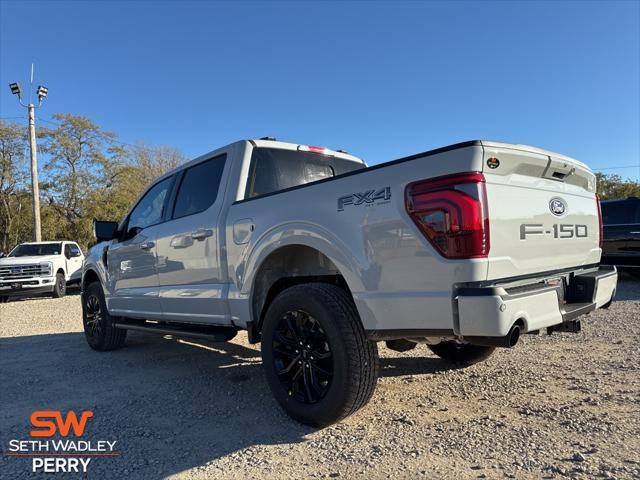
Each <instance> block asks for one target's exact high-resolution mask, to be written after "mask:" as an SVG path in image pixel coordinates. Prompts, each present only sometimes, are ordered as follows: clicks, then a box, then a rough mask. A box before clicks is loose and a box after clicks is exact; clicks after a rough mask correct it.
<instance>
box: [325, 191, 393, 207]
mask: <svg viewBox="0 0 640 480" xmlns="http://www.w3.org/2000/svg"><path fill="white" fill-rule="evenodd" d="M389 199H391V187H384V188H381V189H379V190H367V191H366V192H364V193H352V194H351V195H345V196H343V197H340V198H338V211H339V212H342V211H343V210H344V207H346V206H347V205H370V204H373V203H376V202H378V201H380V200H382V201H389Z"/></svg>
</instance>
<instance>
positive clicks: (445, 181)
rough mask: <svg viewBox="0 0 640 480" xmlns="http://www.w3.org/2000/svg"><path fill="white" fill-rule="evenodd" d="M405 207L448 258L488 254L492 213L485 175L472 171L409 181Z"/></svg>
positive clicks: (425, 234)
mask: <svg viewBox="0 0 640 480" xmlns="http://www.w3.org/2000/svg"><path fill="white" fill-rule="evenodd" d="M405 202H406V209H407V212H408V213H409V215H410V216H411V219H412V220H413V221H414V223H415V224H416V226H417V227H418V228H419V229H420V231H421V232H422V233H423V234H424V236H425V237H426V238H427V240H429V242H430V243H431V244H432V245H433V246H434V247H435V249H436V250H437V251H438V253H440V254H441V255H442V256H444V257H446V258H455V259H460V258H483V257H486V256H487V255H488V254H489V247H490V243H489V216H488V214H487V191H486V188H485V179H484V175H482V173H480V172H470V173H463V174H456V175H447V176H445V177H438V178H434V179H430V180H421V181H418V182H414V183H411V184H409V185H407V188H406V190H405Z"/></svg>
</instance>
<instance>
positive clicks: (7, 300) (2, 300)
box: [0, 297, 9, 303]
mask: <svg viewBox="0 0 640 480" xmlns="http://www.w3.org/2000/svg"><path fill="white" fill-rule="evenodd" d="M0 303H9V297H0Z"/></svg>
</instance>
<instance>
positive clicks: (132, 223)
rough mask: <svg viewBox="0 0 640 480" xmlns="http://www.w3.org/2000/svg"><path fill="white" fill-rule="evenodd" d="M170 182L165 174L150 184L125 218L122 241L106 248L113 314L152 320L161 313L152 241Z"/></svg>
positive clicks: (170, 178) (154, 250) (155, 234)
mask: <svg viewBox="0 0 640 480" xmlns="http://www.w3.org/2000/svg"><path fill="white" fill-rule="evenodd" d="M172 185H173V177H169V178H166V179H164V180H162V181H160V182H158V183H156V184H155V185H154V186H152V187H151V188H150V189H149V190H148V191H147V193H146V194H145V195H144V196H143V197H142V198H141V199H140V201H139V202H138V204H137V205H136V206H135V207H134V209H133V210H132V211H131V213H130V214H129V217H128V219H127V220H126V221H125V225H124V230H125V233H124V234H123V238H122V240H120V241H114V243H113V244H112V245H111V247H110V248H109V252H108V254H107V269H108V271H109V281H110V291H111V295H110V298H109V299H108V307H109V312H110V313H112V314H114V315H122V316H129V317H137V318H149V319H153V318H159V317H160V316H161V314H162V309H161V307H160V300H159V299H158V271H157V265H156V263H157V255H156V252H157V248H156V240H157V233H158V228H160V225H161V224H162V222H163V220H164V218H165V208H166V205H167V201H168V199H169V194H170V191H171V187H172Z"/></svg>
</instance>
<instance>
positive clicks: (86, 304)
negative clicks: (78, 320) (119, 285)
mask: <svg viewBox="0 0 640 480" xmlns="http://www.w3.org/2000/svg"><path fill="white" fill-rule="evenodd" d="M114 321H115V318H114V317H112V316H111V315H109V312H108V311H107V304H106V302H105V300H104V292H103V291H102V286H101V285H100V283H99V282H93V283H91V284H90V285H89V286H88V287H87V289H86V290H85V292H84V293H83V294H82V325H83V327H84V336H85V338H86V339H87V343H88V344H89V346H90V347H91V348H93V349H94V350H98V351H99V352H106V351H108V350H115V349H117V348H120V347H122V346H124V342H125V339H126V338H127V331H126V330H125V329H123V328H115V327H114V326H113V324H114Z"/></svg>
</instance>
